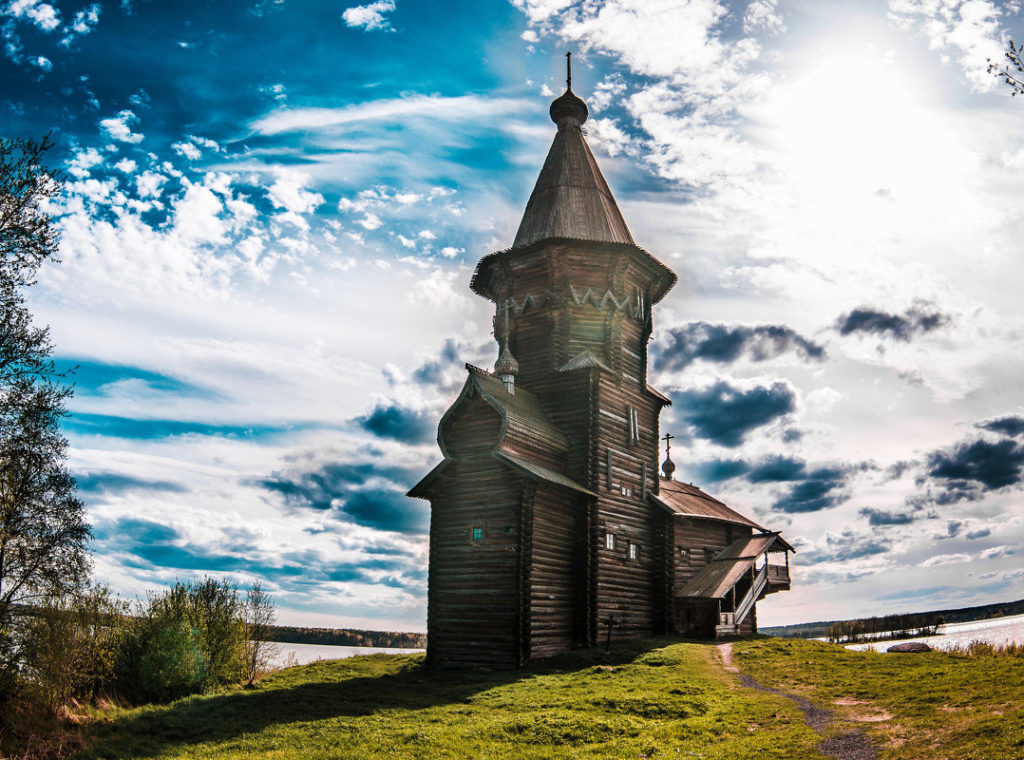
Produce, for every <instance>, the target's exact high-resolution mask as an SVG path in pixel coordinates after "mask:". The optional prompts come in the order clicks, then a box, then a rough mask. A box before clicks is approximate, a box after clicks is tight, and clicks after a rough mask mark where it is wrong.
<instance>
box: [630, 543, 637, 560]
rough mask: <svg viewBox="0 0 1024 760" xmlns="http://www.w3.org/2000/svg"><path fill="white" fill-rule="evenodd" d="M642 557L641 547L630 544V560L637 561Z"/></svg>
mask: <svg viewBox="0 0 1024 760" xmlns="http://www.w3.org/2000/svg"><path fill="white" fill-rule="evenodd" d="M639 556H640V547H639V546H638V545H637V544H634V543H630V545H629V558H630V559H637V558H638V557H639Z"/></svg>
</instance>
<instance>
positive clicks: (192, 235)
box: [173, 184, 227, 243]
mask: <svg viewBox="0 0 1024 760" xmlns="http://www.w3.org/2000/svg"><path fill="white" fill-rule="evenodd" d="M173 206H174V214H175V217H174V233H175V234H176V235H177V236H179V237H180V238H181V239H183V240H185V241H186V242H188V243H224V242H226V240H227V238H226V232H227V225H226V224H225V222H224V220H223V219H221V216H220V215H221V212H222V211H223V210H224V206H223V204H222V203H221V200H220V198H218V197H217V196H216V195H215V194H214V193H213V191H211V190H210V189H209V188H208V187H204V186H203V185H191V184H190V185H188V186H187V189H186V190H185V194H184V195H183V196H182V197H180V198H178V199H177V200H176V201H175V202H174V204H173Z"/></svg>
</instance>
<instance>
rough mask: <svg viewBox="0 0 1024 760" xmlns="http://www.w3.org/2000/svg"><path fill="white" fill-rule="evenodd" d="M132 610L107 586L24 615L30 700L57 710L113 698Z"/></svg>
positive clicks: (25, 676)
mask: <svg viewBox="0 0 1024 760" xmlns="http://www.w3.org/2000/svg"><path fill="white" fill-rule="evenodd" d="M127 611H128V605H127V604H126V603H125V602H122V601H120V600H119V599H117V598H116V597H115V596H114V595H113V594H111V592H110V589H108V588H107V587H105V586H96V587H93V588H88V589H85V590H84V591H82V592H81V593H77V594H68V595H64V596H60V597H56V598H51V599H47V600H45V601H44V603H43V604H42V605H41V606H40V607H37V608H36V609H34V610H33V611H32V612H31V613H27V614H25V616H24V617H25V621H26V622H25V623H24V626H23V629H24V637H23V639H22V641H21V646H20V650H21V651H20V660H21V662H22V680H23V683H24V687H25V689H26V690H27V692H28V693H29V695H30V696H31V697H33V698H34V700H35V701H37V702H39V703H40V704H42V705H44V706H46V707H48V708H50V709H51V710H57V709H58V708H60V707H61V706H64V705H67V704H69V703H70V702H71V700H73V699H74V700H79V701H86V700H91V699H93V698H94V697H96V696H99V695H101V694H105V693H109V692H110V690H111V688H112V686H113V680H114V672H115V667H116V664H117V659H118V656H119V654H120V652H121V650H122V648H123V645H124V641H125V636H126V634H127V620H126V618H125V614H126V613H127Z"/></svg>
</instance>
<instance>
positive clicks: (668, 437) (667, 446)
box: [661, 433, 675, 457]
mask: <svg viewBox="0 0 1024 760" xmlns="http://www.w3.org/2000/svg"><path fill="white" fill-rule="evenodd" d="M673 438H675V436H674V435H672V434H671V433H665V435H663V436H662V437H661V440H663V441H664V442H665V456H666V457H667V456H668V455H669V452H670V451H672V439H673Z"/></svg>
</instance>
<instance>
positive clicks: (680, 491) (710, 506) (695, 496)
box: [650, 478, 767, 531]
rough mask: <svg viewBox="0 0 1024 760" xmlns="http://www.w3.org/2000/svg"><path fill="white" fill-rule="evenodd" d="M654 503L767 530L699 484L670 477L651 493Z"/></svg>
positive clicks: (682, 513)
mask: <svg viewBox="0 0 1024 760" xmlns="http://www.w3.org/2000/svg"><path fill="white" fill-rule="evenodd" d="M650 498H651V500H652V501H654V503H656V504H658V505H660V506H661V507H663V508H664V509H667V510H669V511H670V512H672V513H674V514H677V515H680V516H682V517H703V518H706V519H709V520H720V521H722V522H729V523H737V524H739V525H749V526H750V527H751V528H757V530H760V531H765V530H767V529H766V528H763V527H762V526H760V525H758V524H757V523H756V522H754V521H753V520H751V519H750V518H749V517H744V516H743V515H741V514H740V513H739V512H737V511H736V510H735V509H732V508H731V507H729V506H727V505H726V504H724V503H723V502H721V501H719V500H718V499H716V498H714V497H713V496H710V495H708V494H706V493H704V492H703V491H702V490H700V489H699V488H697V486H694V485H689V484H687V483H680V482H679V481H677V480H670V479H668V478H660V479H659V490H658V493H657V494H653V493H652V494H650Z"/></svg>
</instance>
